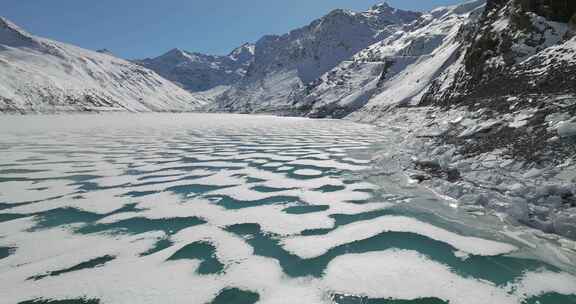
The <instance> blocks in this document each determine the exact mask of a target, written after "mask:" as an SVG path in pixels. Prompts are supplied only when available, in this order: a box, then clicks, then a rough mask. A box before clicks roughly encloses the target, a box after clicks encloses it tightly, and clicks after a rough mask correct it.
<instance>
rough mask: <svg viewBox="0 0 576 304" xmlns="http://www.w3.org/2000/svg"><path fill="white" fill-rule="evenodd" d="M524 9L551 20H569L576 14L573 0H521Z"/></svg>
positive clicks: (575, 2)
mask: <svg viewBox="0 0 576 304" xmlns="http://www.w3.org/2000/svg"><path fill="white" fill-rule="evenodd" d="M519 2H520V5H521V6H522V9H523V10H525V11H528V12H534V13H536V14H538V15H540V16H542V17H545V18H546V19H548V20H551V21H557V22H568V21H569V20H570V18H572V16H574V14H576V1H573V0H519Z"/></svg>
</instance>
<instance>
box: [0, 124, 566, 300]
mask: <svg viewBox="0 0 576 304" xmlns="http://www.w3.org/2000/svg"><path fill="white" fill-rule="evenodd" d="M383 134H385V133H383V132H381V130H379V129H377V128H374V127H372V126H368V125H361V124H355V123H352V122H347V121H337V120H309V119H301V118H277V117H268V116H243V115H220V114H150V115H114V114H111V115H106V116H97V115H71V116H25V117H16V116H14V117H0V303H2V304H4V303H6V304H9V303H67V304H71V303H90V304H95V303H101V304H105V303H139V304H143V303H170V304H172V303H186V304H194V303H198V304H204V303H215V304H248V303H339V304H355V303H371V304H377V303H378V304H379V303H395V304H397V303H428V304H430V303H434V304H435V303H450V304H474V303H478V304H485V303H541V304H546V303H550V304H559V303H576V278H575V277H574V276H572V275H570V274H568V273H567V272H562V271H561V270H560V269H559V268H556V267H554V266H551V265H549V264H547V263H545V262H542V261H540V260H538V259H536V258H530V255H529V254H528V252H530V250H532V249H534V248H531V247H534V246H530V244H527V243H525V242H522V241H519V240H516V239H514V238H512V237H510V234H499V233H498V230H499V228H496V226H493V227H492V228H490V222H489V221H487V222H486V223H488V224H486V223H484V222H483V221H484V220H475V219H474V218H464V216H463V215H462V217H460V215H459V214H456V213H453V212H454V211H452V210H451V209H450V208H449V207H443V206H445V204H443V203H442V202H441V199H440V198H435V197H434V196H433V195H431V194H430V193H427V192H425V191H423V190H422V189H418V187H415V186H414V187H405V186H402V185H399V184H395V182H394V179H388V178H386V177H385V176H382V174H380V173H379V172H380V171H378V170H377V169H376V168H374V164H373V162H372V161H371V160H372V159H373V157H374V156H375V154H376V153H380V151H385V149H386V145H387V144H388V143H387V142H386V140H387V138H386V137H385V136H384V135H383ZM443 208H445V209H443ZM451 212H452V213H451ZM460 219H461V220H460ZM520 253H521V254H520ZM62 300H69V301H62Z"/></svg>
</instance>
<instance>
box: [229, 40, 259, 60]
mask: <svg viewBox="0 0 576 304" xmlns="http://www.w3.org/2000/svg"><path fill="white" fill-rule="evenodd" d="M255 48H256V45H255V44H253V43H248V42H247V43H244V44H243V45H241V46H239V47H237V48H235V49H234V50H233V51H232V52H231V53H230V54H229V55H228V57H229V58H230V59H232V60H234V61H239V62H248V61H251V60H252V59H253V58H254V51H255Z"/></svg>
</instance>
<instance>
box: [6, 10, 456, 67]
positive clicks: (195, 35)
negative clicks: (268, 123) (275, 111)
mask: <svg viewBox="0 0 576 304" xmlns="http://www.w3.org/2000/svg"><path fill="white" fill-rule="evenodd" d="M380 2H381V1H377V0H163V1H162V0H90V1H85V0H2V11H1V12H0V14H2V16H4V17H7V18H8V19H10V20H12V21H13V22H15V23H17V24H18V25H20V26H21V27H23V28H25V29H27V30H28V31H30V32H32V33H33V34H36V35H39V36H44V37H48V38H52V39H55V40H59V41H64V42H68V43H72V44H75V45H78V46H81V47H84V48H89V49H100V48H107V49H110V50H111V51H112V52H114V53H115V54H117V55H119V56H122V57H125V58H144V57H150V56H157V55H160V54H161V53H163V52H165V51H167V50H169V49H172V48H175V47H178V48H182V49H185V50H189V51H197V52H204V53H210V54H226V53H228V52H229V51H231V50H232V49H233V48H234V47H236V46H239V45H241V44H242V43H244V42H255V41H256V40H258V39H259V38H260V37H262V36H263V35H265V34H282V33H285V32H287V31H289V30H291V29H294V28H297V27H300V26H303V25H306V24H308V23H310V21H312V20H314V19H315V18H318V17H320V16H322V15H324V14H326V13H328V12H329V11H330V10H332V9H335V8H347V9H353V10H357V11H358V10H365V9H367V8H368V7H370V6H372V5H374V4H376V3H380ZM459 2H462V1H460V0H389V1H388V3H389V4H390V5H391V6H393V7H397V8H402V9H411V10H420V11H424V10H429V9H431V8H433V7H436V6H441V5H449V4H455V3H459Z"/></svg>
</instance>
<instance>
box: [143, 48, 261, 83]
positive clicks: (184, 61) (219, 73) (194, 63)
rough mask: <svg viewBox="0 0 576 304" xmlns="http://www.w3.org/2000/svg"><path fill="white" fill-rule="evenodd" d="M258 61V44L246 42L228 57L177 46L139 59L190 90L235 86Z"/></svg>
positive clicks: (146, 65)
mask: <svg viewBox="0 0 576 304" xmlns="http://www.w3.org/2000/svg"><path fill="white" fill-rule="evenodd" d="M253 60H254V45H253V44H250V43H246V44H244V45H242V46H240V47H238V48H236V49H235V50H233V51H232V52H231V53H230V54H229V55H227V56H214V55H205V54H201V53H190V52H187V51H184V50H181V49H173V50H171V51H169V52H167V53H165V54H163V55H161V56H158V57H156V58H147V59H143V60H136V61H135V62H136V63H138V64H140V65H142V66H144V67H147V68H149V69H151V70H154V71H155V72H157V73H158V74H160V75H162V76H163V77H165V78H166V79H169V80H172V81H173V82H175V83H177V84H179V85H180V86H181V87H182V88H184V89H186V90H188V91H190V92H200V91H207V90H210V89H213V88H215V87H218V86H226V85H231V84H233V83H236V82H238V81H239V80H240V79H241V78H242V77H244V76H245V75H246V71H247V69H248V66H249V65H250V64H251V63H252V62H253Z"/></svg>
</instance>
